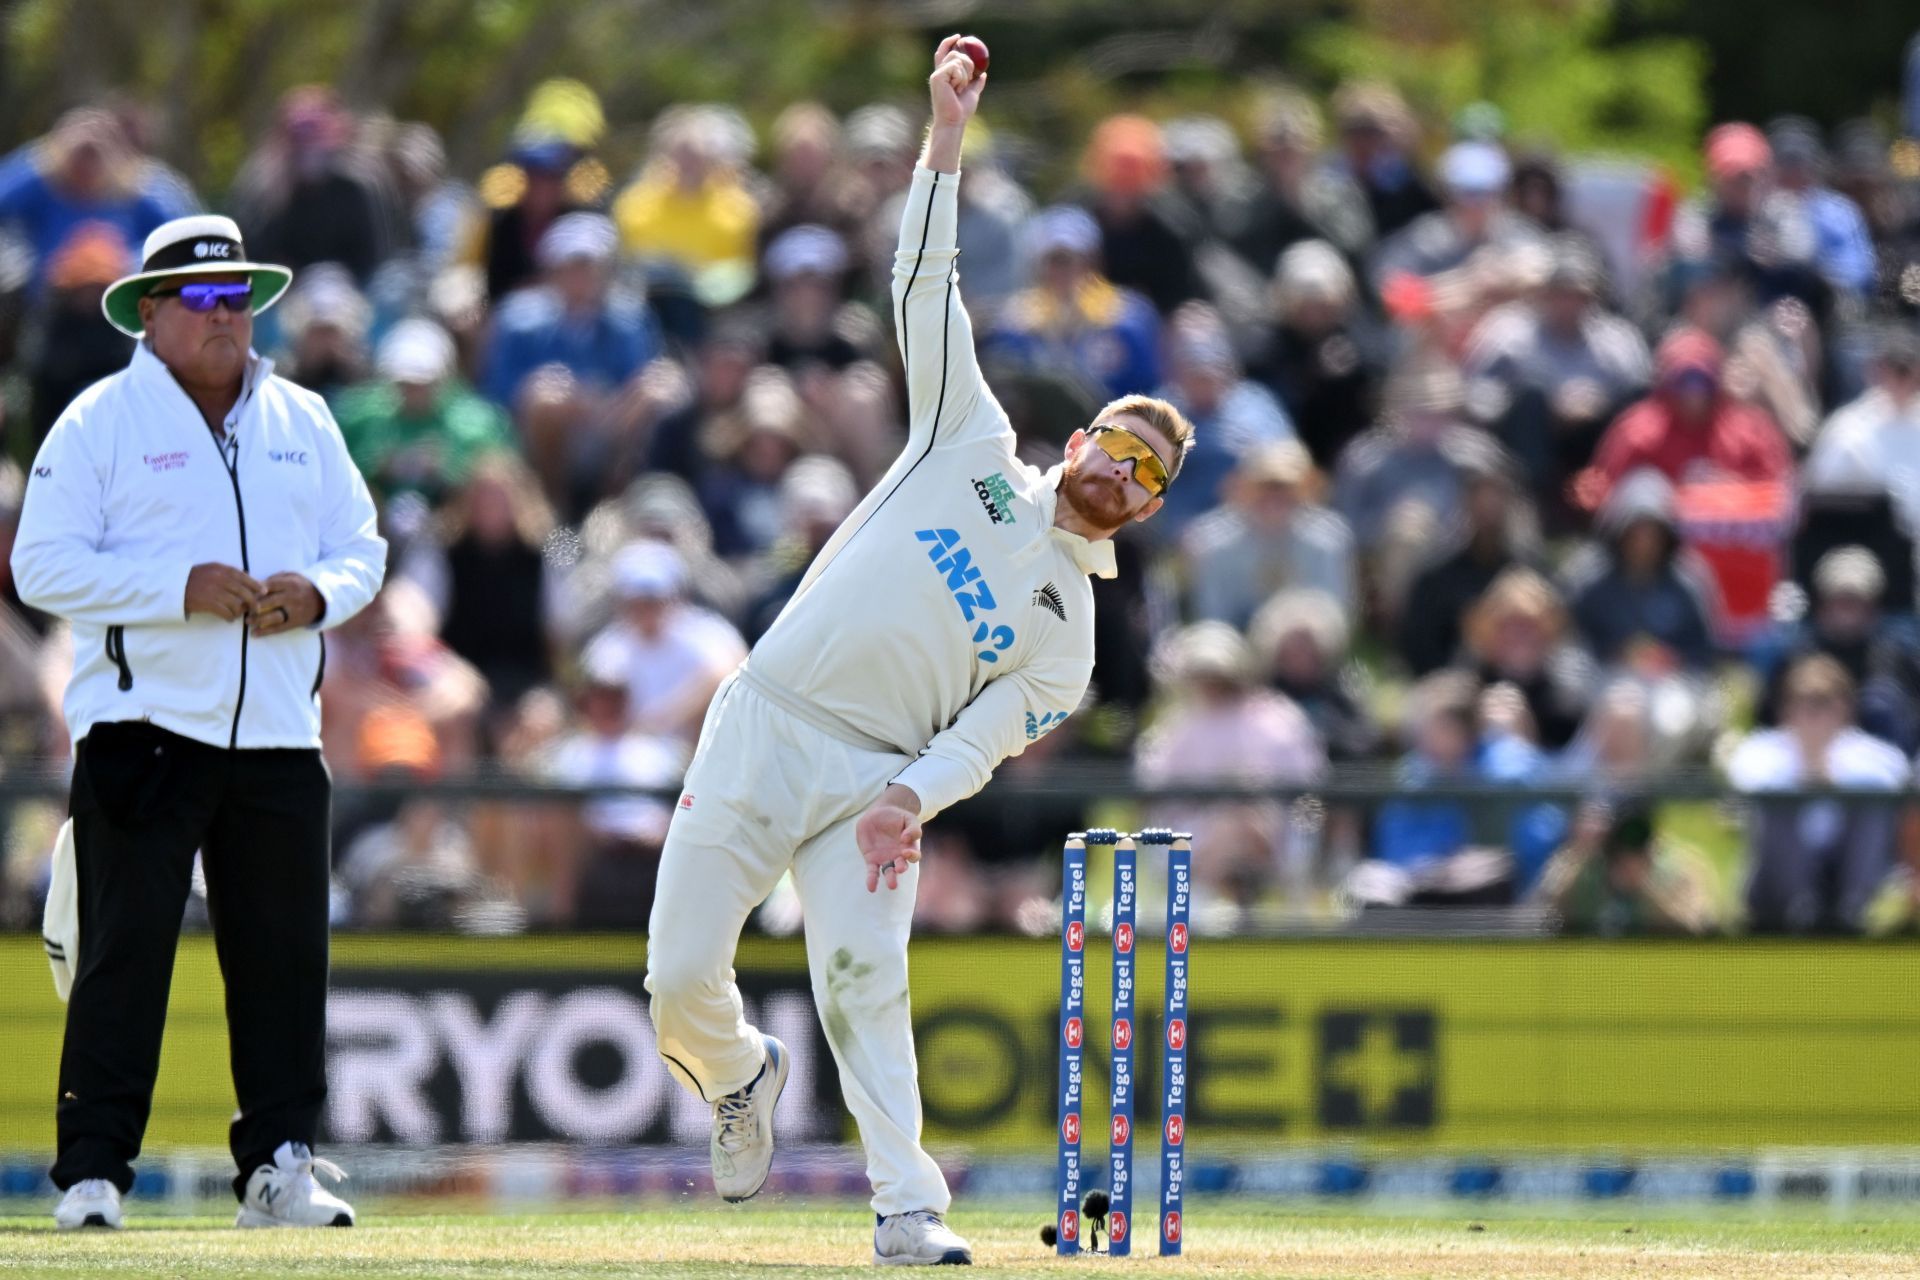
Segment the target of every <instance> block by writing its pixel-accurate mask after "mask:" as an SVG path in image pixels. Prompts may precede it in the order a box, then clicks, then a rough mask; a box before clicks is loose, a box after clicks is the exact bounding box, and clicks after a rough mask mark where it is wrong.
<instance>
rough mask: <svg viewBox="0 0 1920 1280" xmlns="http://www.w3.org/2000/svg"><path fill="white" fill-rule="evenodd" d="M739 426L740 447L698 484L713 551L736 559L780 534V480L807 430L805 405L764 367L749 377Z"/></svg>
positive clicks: (776, 372) (778, 373)
mask: <svg viewBox="0 0 1920 1280" xmlns="http://www.w3.org/2000/svg"><path fill="white" fill-rule="evenodd" d="M740 428H741V433H740V437H739V444H738V445H737V446H736V447H735V448H734V450H733V452H732V453H731V454H729V455H728V456H726V457H723V458H719V459H716V460H715V461H714V463H713V465H711V466H709V467H708V468H707V469H706V470H705V472H704V473H703V474H702V476H701V479H700V483H699V485H698V492H699V494H700V505H701V506H702V507H703V508H704V509H705V510H706V513H707V521H708V523H709V524H711V525H712V526H713V549H714V550H715V551H716V552H718V553H719V554H720V555H722V556H726V557H729V558H731V559H735V560H739V559H743V558H746V557H749V556H754V555H758V554H759V553H760V552H762V551H765V550H766V549H767V548H768V547H769V546H771V545H772V544H773V541H774V539H776V538H778V537H779V536H780V481H781V478H782V477H783V476H785V475H786V472H787V468H788V467H790V466H792V465H793V463H794V460H795V459H796V458H798V457H799V456H800V454H801V451H802V446H803V433H804V432H805V429H806V407H805V406H804V405H802V404H801V403H800V395H799V393H798V392H796V391H795V390H794V387H793V380H792V379H791V378H789V377H788V376H787V375H786V373H785V372H784V371H782V370H781V369H779V368H778V367H776V366H774V365H763V366H761V367H760V368H758V369H756V370H754V371H753V373H752V374H750V375H749V376H748V378H747V386H746V391H745V393H744V394H743V395H742V396H741V399H740Z"/></svg>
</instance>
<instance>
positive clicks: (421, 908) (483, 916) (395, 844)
mask: <svg viewBox="0 0 1920 1280" xmlns="http://www.w3.org/2000/svg"><path fill="white" fill-rule="evenodd" d="M358 754H359V756H360V758H361V759H362V760H363V761H366V762H367V763H368V764H369V765H370V766H372V769H373V774H374V776H375V777H376V778H377V779H378V780H379V781H382V782H386V783H390V784H404V783H407V782H412V781H431V780H432V779H433V778H435V777H437V776H438V774H439V771H440V760H439V755H438V749H437V747H436V746H435V743H434V738H433V730H432V729H431V728H429V727H428V726H427V724H426V723H425V722H424V721H423V720H421V719H420V717H419V716H418V715H417V714H415V713H413V712H410V711H408V710H406V709H404V708H400V707H388V708H382V709H381V710H379V711H376V712H375V713H373V714H372V715H370V716H368V717H367V719H366V720H365V721H364V722H363V723H362V725H361V728H360V750H359V753H358ZM340 876H341V879H342V880H344V881H345V882H346V887H347V889H348V891H349V892H350V893H351V894H352V896H353V911H352V918H353V921H354V923H355V924H358V925H361V926H363V927H369V928H375V929H435V930H440V931H446V930H450V929H457V928H473V927H474V926H476V925H481V924H483V923H484V922H486V921H487V918H488V916H489V915H491V916H492V917H493V919H494V921H495V922H496V923H497V922H498V921H499V920H500V919H501V913H500V912H499V911H498V910H497V908H496V910H495V911H494V912H491V913H487V912H485V911H484V908H485V907H486V906H488V905H489V904H492V903H499V896H500V895H499V891H498V890H497V889H496V888H495V887H494V886H492V885H490V884H488V882H487V880H486V878H485V876H484V875H482V873H481V870H480V865H479V862H478V860H477V859H476V858H475V856H474V850H473V843H472V841H471V840H470V839H469V838H468V836H467V831H466V828H465V827H464V826H463V825H462V824H461V823H460V822H458V821H456V820H455V819H454V818H453V816H452V815H451V814H449V813H448V812H447V810H446V806H445V805H444V804H443V803H441V801H440V800H439V799H438V798H437V797H434V796H432V795H425V796H408V797H405V798H403V799H402V800H401V801H400V804H399V808H398V810H397V811H396V812H395V813H394V815H393V817H392V818H391V819H390V820H388V821H385V822H378V823H376V824H374V825H372V826H369V827H367V828H366V829H365V830H363V831H362V832H361V833H360V834H359V835H358V836H356V837H354V838H353V840H352V841H351V842H350V843H349V844H348V845H347V848H346V852H345V853H344V854H343V855H342V856H341V858H340ZM500 905H504V906H505V907H506V912H505V916H504V918H505V920H506V921H508V922H511V923H514V924H517V923H518V916H519V913H518V911H517V910H516V909H515V908H514V907H513V906H512V904H511V903H504V904H500ZM489 931H491V930H489Z"/></svg>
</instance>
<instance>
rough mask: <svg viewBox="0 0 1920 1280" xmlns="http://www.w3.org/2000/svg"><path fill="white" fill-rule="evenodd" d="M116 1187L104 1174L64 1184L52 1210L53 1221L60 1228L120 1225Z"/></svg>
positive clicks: (114, 1226) (118, 1197)
mask: <svg viewBox="0 0 1920 1280" xmlns="http://www.w3.org/2000/svg"><path fill="white" fill-rule="evenodd" d="M120 1221H121V1219H120V1188H118V1187H116V1186H114V1185H113V1184H112V1183H111V1182H108V1181H107V1180H106V1179H105V1178H83V1179H81V1180H80V1181H79V1182H76V1183H74V1184H73V1185H72V1186H70V1187H68V1188H67V1194H65V1195H64V1196H61V1197H60V1205H59V1207H58V1208H56V1209H55V1210H54V1211H53V1222H54V1225H55V1226H57V1227H59V1228H60V1229H61V1230H62V1231H78V1230H79V1229H80V1228H82V1227H108V1228H111V1229H114V1230H118V1229H119V1227H120Z"/></svg>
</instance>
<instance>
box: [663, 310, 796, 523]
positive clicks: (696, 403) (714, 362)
mask: <svg viewBox="0 0 1920 1280" xmlns="http://www.w3.org/2000/svg"><path fill="white" fill-rule="evenodd" d="M764 353H766V336H764V334H762V332H760V326H758V324H753V322H749V320H745V319H743V317H737V315H735V317H730V319H722V320H720V322H718V324H716V326H714V332H712V336H710V338H708V340H707V342H705V344H701V347H699V351H695V353H693V370H691V372H693V386H691V388H687V390H689V395H687V397H685V401H684V403H682V405H676V407H674V409H670V411H668V413H666V415H664V416H662V418H660V420H659V422H655V428H653V434H651V438H649V441H647V464H645V468H643V470H649V472H670V474H674V476H680V478H682V480H685V482H687V484H691V486H697V484H699V482H701V476H705V474H707V468H708V466H712V464H714V462H716V461H718V459H722V457H726V455H730V453H733V451H735V449H737V447H739V441H741V436H743V434H745V420H743V416H741V399H743V397H745V393H747V376H749V374H751V372H753V370H755V368H756V367H758V365H760V357H762V355H764Z"/></svg>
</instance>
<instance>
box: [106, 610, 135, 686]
mask: <svg viewBox="0 0 1920 1280" xmlns="http://www.w3.org/2000/svg"><path fill="white" fill-rule="evenodd" d="M107 661H108V662H111V663H112V664H113V665H114V666H116V667H119V668H120V692H122V693H125V692H127V691H128V690H129V689H131V688H133V668H132V667H130V666H128V665H127V629H126V628H125V627H124V626H121V625H120V624H119V623H117V622H116V623H115V624H114V625H112V626H110V627H108V628H107Z"/></svg>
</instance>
